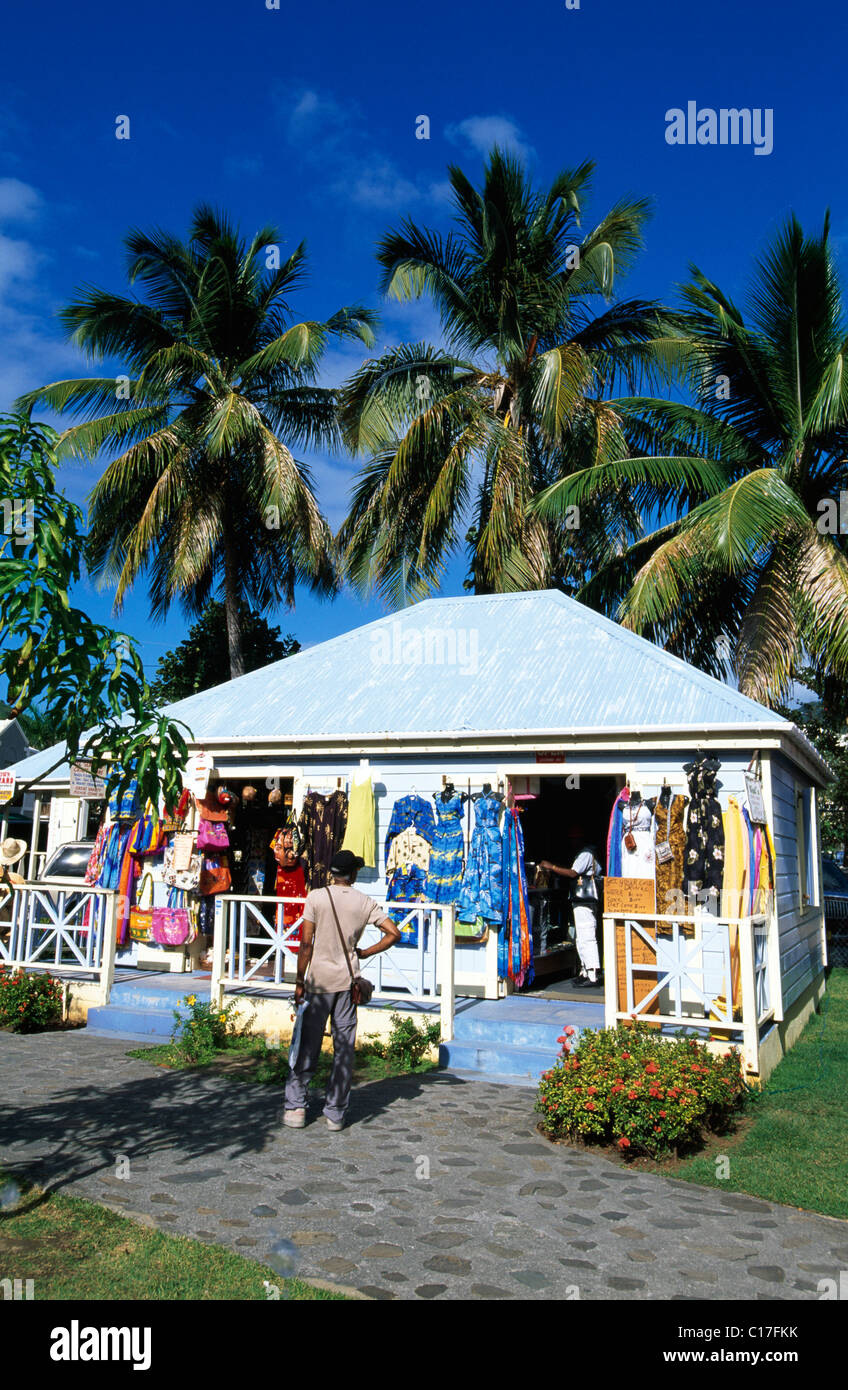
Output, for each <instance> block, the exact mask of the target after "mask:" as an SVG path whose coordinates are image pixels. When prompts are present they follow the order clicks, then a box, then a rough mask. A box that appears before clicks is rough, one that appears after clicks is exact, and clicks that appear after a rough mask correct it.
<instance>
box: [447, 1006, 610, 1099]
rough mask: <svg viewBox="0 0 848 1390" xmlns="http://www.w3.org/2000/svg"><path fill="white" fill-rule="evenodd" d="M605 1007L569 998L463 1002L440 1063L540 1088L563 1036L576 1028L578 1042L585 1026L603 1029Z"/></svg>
mask: <svg viewBox="0 0 848 1390" xmlns="http://www.w3.org/2000/svg"><path fill="white" fill-rule="evenodd" d="M603 1026H604V1007H603V1004H594V1003H593V1004H590V1003H585V1004H584V1003H583V1002H582V1001H581V1002H579V1003H578V1002H572V1001H570V1000H568V1001H563V1000H553V999H530V998H527V997H524V996H522V995H520V994H511V995H509V996H508V997H507V998H506V999H477V1000H460V1001H458V1002H457V1006H456V1015H455V1019H454V1037H453V1040H452V1041H451V1042H447V1043H442V1044H441V1046H440V1048H439V1064H440V1066H441V1067H443V1068H444V1069H445V1070H446V1071H449V1072H451V1073H452V1074H453V1075H456V1076H459V1077H464V1078H466V1079H472V1078H473V1079H475V1080H478V1081H482V1080H485V1081H493V1082H498V1083H500V1084H502V1085H513V1086H535V1085H536V1083H537V1082H538V1080H539V1077H540V1076H541V1075H542V1072H543V1071H547V1069H548V1067H550V1066H552V1065H553V1063H554V1062H555V1061H556V1059H557V1057H558V1056H559V1052H560V1044H559V1043H558V1042H557V1038H559V1037H561V1036H562V1034H563V1031H564V1030H565V1029H566V1028H567V1027H571V1028H573V1029H574V1030H575V1031H574V1035H573V1041H574V1042H576V1041H577V1039H578V1038H579V1036H580V1033H581V1032H582V1030H583V1029H584V1028H603Z"/></svg>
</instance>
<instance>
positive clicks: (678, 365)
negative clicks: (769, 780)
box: [531, 217, 848, 703]
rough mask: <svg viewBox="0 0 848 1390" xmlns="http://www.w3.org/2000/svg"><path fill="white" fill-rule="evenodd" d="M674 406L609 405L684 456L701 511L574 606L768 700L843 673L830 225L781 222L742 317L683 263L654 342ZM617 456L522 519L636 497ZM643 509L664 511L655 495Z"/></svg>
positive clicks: (838, 411) (843, 417) (840, 473)
mask: <svg viewBox="0 0 848 1390" xmlns="http://www.w3.org/2000/svg"><path fill="white" fill-rule="evenodd" d="M662 350H663V352H664V353H665V356H666V361H667V363H668V364H669V365H670V366H673V367H674V368H675V369H676V370H677V371H679V373H680V374H681V377H682V380H683V381H684V382H685V384H686V385H687V386H688V388H689V392H690V395H691V399H690V400H689V401H688V402H686V401H674V400H656V399H651V398H646V397H636V398H629V399H624V400H620V401H617V402H616V403H615V408H616V409H617V410H618V411H619V412H620V413H621V414H622V417H623V418H626V420H627V428H628V432H629V435H630V437H631V439H634V440H635V441H636V442H637V444H638V448H639V452H642V453H645V454H651V453H656V454H660V455H669V454H670V455H675V454H678V455H690V454H695V455H697V457H699V458H700V459H702V460H703V465H698V464H697V463H693V461H692V460H691V459H690V461H689V463H687V464H686V467H693V466H694V467H695V470H696V472H697V473H698V474H699V476H700V479H701V483H702V485H703V487H704V491H705V492H706V493H707V494H708V495H707V496H706V498H705V499H704V500H703V501H701V502H700V503H698V504H697V505H690V506H686V507H684V508H683V511H682V514H681V515H677V516H673V517H671V519H668V520H666V522H665V524H664V525H662V526H660V527H658V528H657V529H654V530H652V531H650V532H649V533H648V534H647V535H645V536H643V537H641V538H640V539H638V540H637V541H635V542H634V543H632V544H631V545H630V546H628V547H623V548H622V551H621V553H620V554H619V555H617V556H615V557H613V558H612V560H611V561H610V562H609V563H608V564H607V565H605V566H604V565H600V566H598V568H597V569H596V570H595V571H594V572H593V574H592V575H591V577H590V579H589V580H588V581H587V583H586V585H585V587H584V589H583V590H582V591H581V597H583V598H585V599H586V601H588V602H592V603H594V604H596V605H597V606H598V607H601V608H604V609H605V610H606V611H607V612H611V613H613V614H614V615H615V616H617V617H618V618H619V619H620V620H621V622H622V623H623V624H624V625H625V626H627V627H630V628H632V629H633V630H635V631H637V632H640V633H642V634H643V635H645V636H648V637H651V638H652V639H653V640H654V641H656V642H658V643H659V644H660V645H664V646H666V647H668V648H669V649H670V650H671V651H674V652H676V653H677V654H678V655H680V656H683V657H685V658H687V659H688V660H690V661H693V662H695V663H696V664H698V665H701V666H703V667H704V668H705V669H707V670H713V671H714V672H715V673H716V674H718V675H721V674H722V673H723V665H724V659H725V658H726V650H723V642H724V643H726V644H727V647H728V648H729V650H730V652H731V653H732V658H733V664H734V666H735V670H736V674H737V677H738V681H739V686H740V688H741V689H742V690H743V691H744V692H745V693H746V694H748V695H751V696H753V697H754V698H755V699H758V700H761V701H763V702H765V703H772V702H773V701H775V700H777V699H779V698H780V697H781V695H782V694H784V693H785V691H786V690H787V688H788V687H789V685H790V682H791V680H792V678H793V676H794V674H795V673H796V672H797V671H798V670H799V669H800V667H801V666H803V665H805V664H809V663H810V662H812V664H814V665H815V666H816V667H817V668H818V669H819V670H820V671H822V672H825V673H829V674H830V675H832V676H834V677H836V678H839V679H841V680H844V679H845V678H846V676H848V563H846V555H845V536H844V535H842V534H840V532H839V526H838V522H837V524H836V525H834V524H833V513H834V512H835V511H836V509H837V505H838V502H839V496H840V492H841V490H842V489H844V488H845V487H846V484H848V467H847V466H846V458H847V457H848V370H846V367H848V322H846V316H845V310H844V303H843V298H842V293H841V289H840V283H839V276H838V273H837V266H836V261H835V256H834V250H833V246H832V243H831V240H830V236H829V226H828V221H827V219H825V223H824V227H823V229H822V231H821V233H819V234H816V235H805V234H804V232H803V230H802V228H801V226H800V225H799V223H798V221H797V220H796V219H795V218H794V217H792V218H790V219H789V221H788V222H787V224H786V225H785V226H784V228H783V229H782V230H781V231H780V232H779V233H778V234H776V235H775V236H774V237H773V239H772V241H771V244H770V245H769V247H768V249H767V250H766V252H765V254H764V255H763V256H762V257H761V258H760V259H759V261H758V263H757V266H756V271H755V274H754V276H753V278H752V281H751V283H750V288H749V292H748V295H747V302H746V305H745V309H744V311H743V309H741V308H739V307H737V305H735V304H734V303H733V302H732V300H731V299H730V298H729V297H728V296H727V295H726V294H725V293H724V292H723V291H722V290H721V289H720V288H719V287H718V286H717V285H715V284H713V283H712V282H711V281H710V280H709V279H708V278H707V277H706V275H704V274H703V273H702V272H701V271H699V270H698V269H697V268H695V267H693V268H692V270H691V280H690V282H689V283H688V284H687V285H686V286H684V288H683V308H682V310H681V311H680V313H679V314H677V315H676V316H675V320H674V324H673V331H672V332H671V333H670V334H669V336H668V337H667V339H666V341H665V342H664V344H663V345H662ZM643 463H644V460H642V461H640V460H638V459H637V460H634V459H617V460H613V461H612V462H609V463H608V464H606V465H605V466H597V467H590V468H588V469H586V470H584V471H583V472H582V473H579V474H577V475H575V476H572V477H570V478H567V479H564V480H562V481H559V482H557V483H555V484H554V485H553V486H552V487H550V488H549V489H547V490H546V491H545V492H544V493H542V494H541V495H540V496H538V497H537V498H535V499H534V503H533V505H532V508H531V510H533V512H534V514H535V515H537V516H539V517H542V518H549V519H550V518H554V519H555V518H557V517H558V516H561V515H562V514H563V512H564V510H565V509H567V508H568V507H570V506H573V505H575V504H578V505H580V504H582V505H583V506H586V505H594V506H600V505H602V504H603V500H604V498H605V497H606V496H607V495H608V494H609V492H610V490H613V491H617V490H618V489H620V488H621V487H623V486H626V485H628V484H631V485H633V484H634V483H639V484H641V483H643V482H644V481H645V476H646V475H645V473H644V471H643ZM653 502H654V505H655V506H657V507H659V508H661V509H662V508H667V509H669V507H670V497H669V494H668V493H667V492H663V490H662V488H654V489H653Z"/></svg>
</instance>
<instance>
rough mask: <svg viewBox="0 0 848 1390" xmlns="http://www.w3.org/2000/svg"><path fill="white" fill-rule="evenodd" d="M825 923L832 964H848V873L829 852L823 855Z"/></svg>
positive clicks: (828, 950)
mask: <svg viewBox="0 0 848 1390" xmlns="http://www.w3.org/2000/svg"><path fill="white" fill-rule="evenodd" d="M822 889H823V890H824V924H825V929H826V931H827V958H828V963H829V964H830V965H848V874H847V873H846V872H845V870H844V869H841V868H840V867H839V865H838V864H837V862H836V860H835V859H834V858H832V856H831V855H829V854H823V855H822Z"/></svg>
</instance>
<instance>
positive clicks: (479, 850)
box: [457, 792, 503, 935]
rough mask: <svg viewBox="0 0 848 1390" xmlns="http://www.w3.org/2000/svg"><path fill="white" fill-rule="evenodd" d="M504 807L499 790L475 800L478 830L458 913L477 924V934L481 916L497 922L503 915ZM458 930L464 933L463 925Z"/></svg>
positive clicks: (488, 922)
mask: <svg viewBox="0 0 848 1390" xmlns="http://www.w3.org/2000/svg"><path fill="white" fill-rule="evenodd" d="M502 809H503V798H502V797H500V796H498V795H497V793H496V792H484V793H482V794H481V795H480V796H478V797H477V799H476V800H475V802H474V832H473V834H472V836H471V845H470V847H469V850H468V862H467V864H466V866H465V874H464V875H463V879H462V886H461V888H460V892H459V911H458V912H457V921H458V922H459V923H465V924H468V923H472V924H473V927H474V930H473V932H472V933H470V934H473V935H476V934H477V933H478V931H479V927H478V919H482V920H483V922H484V923H485V924H488V925H493V924H496V923H500V922H501V920H502V918H503V845H502V843H501V832H500V816H501V811H502ZM457 930H458V934H459V935H462V934H463V933H462V931H461V930H460V929H459V928H458V929H457ZM466 934H469V933H466Z"/></svg>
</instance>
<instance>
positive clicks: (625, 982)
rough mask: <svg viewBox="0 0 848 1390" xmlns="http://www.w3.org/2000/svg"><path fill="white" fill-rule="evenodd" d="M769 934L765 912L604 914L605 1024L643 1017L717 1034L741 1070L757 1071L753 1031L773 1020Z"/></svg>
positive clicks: (756, 1038) (756, 1042)
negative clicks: (736, 1055) (737, 1050)
mask: <svg viewBox="0 0 848 1390" xmlns="http://www.w3.org/2000/svg"><path fill="white" fill-rule="evenodd" d="M773 932H774V926H773V918H772V917H771V916H770V915H767V914H761V915H753V916H748V917H714V916H712V915H711V914H710V913H707V912H696V913H695V915H694V916H693V917H684V916H682V915H680V916H677V915H657V914H647V913H627V914H605V916H604V962H605V972H604V979H605V1001H606V1008H605V1013H606V1024H607V1027H614V1026H615V1025H616V1024H617V1023H618V1022H620V1021H622V1020H624V1019H643V1020H645V1021H646V1022H650V1023H652V1024H655V1025H658V1026H660V1027H666V1028H667V1029H670V1028H672V1027H676V1028H686V1027H687V1026H688V1027H692V1026H696V1027H700V1028H709V1029H710V1030H720V1032H721V1034H722V1035H724V1034H728V1033H729V1034H731V1035H733V1036H732V1038H731V1040H732V1041H735V1042H737V1043H739V1044H741V1046H742V1050H743V1054H744V1058H745V1062H746V1064H747V1066H748V1070H749V1071H751V1072H759V1037H760V1029H761V1027H762V1025H763V1024H764V1023H766V1022H767V1021H768V1020H769V1019H771V1018H774V1017H779V1016H780V1014H779V1012H778V1004H777V1001H776V999H775V992H777V993H779V977H778V978H777V979H776V981H775V979H774V976H773V970H772V961H773V959H774V949H775V946H774V942H773V940H772V936H773ZM622 945H623V958H622V950H621V948H622ZM775 983H776V991H775Z"/></svg>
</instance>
